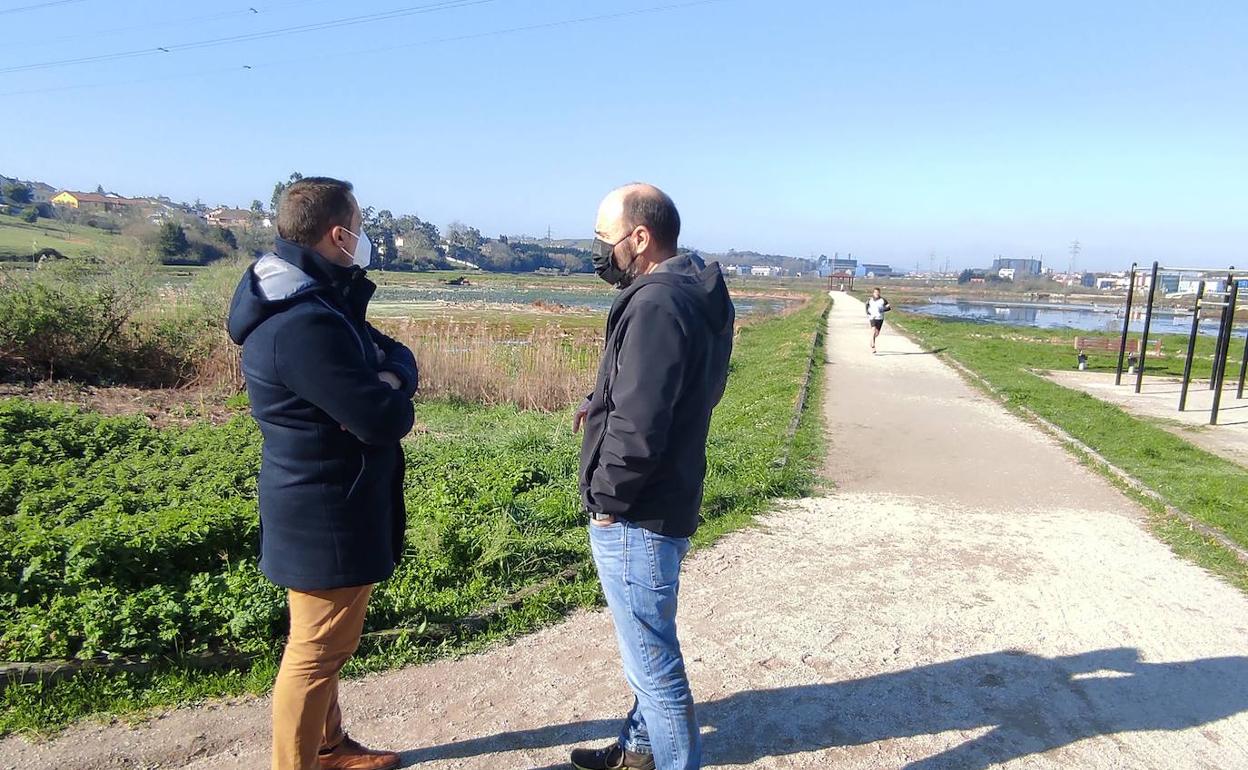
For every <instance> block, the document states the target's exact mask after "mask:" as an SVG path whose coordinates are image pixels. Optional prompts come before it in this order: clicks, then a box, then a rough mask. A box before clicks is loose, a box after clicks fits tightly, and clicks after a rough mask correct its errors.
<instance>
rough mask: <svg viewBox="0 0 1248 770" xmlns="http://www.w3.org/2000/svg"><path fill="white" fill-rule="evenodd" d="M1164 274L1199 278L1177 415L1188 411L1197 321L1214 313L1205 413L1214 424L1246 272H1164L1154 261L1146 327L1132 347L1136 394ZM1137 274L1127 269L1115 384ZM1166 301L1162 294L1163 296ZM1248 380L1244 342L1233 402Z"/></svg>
mask: <svg viewBox="0 0 1248 770" xmlns="http://www.w3.org/2000/svg"><path fill="white" fill-rule="evenodd" d="M1162 273H1179V274H1181V275H1186V276H1189V277H1195V276H1199V277H1200V280H1199V283H1197V286H1196V301H1195V303H1194V304H1193V306H1192V326H1191V331H1190V332H1189V334H1188V338H1187V355H1186V357H1185V359H1184V361H1183V383H1182V388H1181V389H1180V391H1179V411H1180V412H1182V411H1184V410H1186V409H1187V395H1188V391H1189V389H1190V385H1191V381H1192V362H1193V361H1194V360H1195V357H1196V339H1197V337H1198V336H1199V334H1200V322H1201V320H1204V319H1207V318H1208V316H1206V315H1205V313H1206V310H1212V309H1213V308H1218V309H1219V312H1218V315H1217V317H1218V333H1217V338H1216V339H1215V341H1214V346H1213V369H1212V371H1211V373H1210V376H1209V389H1210V390H1212V391H1213V405H1212V407H1210V410H1209V424H1210V425H1217V424H1218V410H1219V408H1220V407H1221V404H1222V390H1223V387H1224V385H1225V381H1226V370H1227V361H1228V359H1229V357H1230V351H1231V338H1232V337H1233V336H1234V331H1235V311H1236V309H1237V307H1238V302H1239V284H1240V281H1243V280H1245V279H1244V278H1243V277H1242V276H1243V274H1244V271H1242V270H1241V271H1239V273H1238V275H1239V276H1240V277H1236V276H1237V273H1236V270H1235V267H1234V266H1231V267H1229V268H1197V267H1162V266H1161V265H1160V263H1158V262H1153V264H1152V268H1151V269H1150V270H1149V272H1148V274H1147V275H1148V287H1147V293H1146V300H1145V304H1144V328H1143V331H1142V334H1141V339H1140V343H1139V346H1138V347H1137V348H1136V355H1137V356H1138V358H1136V359H1135V361H1134V363H1135V392H1136V393H1139V392H1140V389H1141V388H1142V387H1143V385H1144V370H1145V368H1146V360H1147V356H1148V336H1149V333H1150V332H1151V330H1152V322H1153V306H1154V304H1155V302H1156V300H1157V284H1158V277H1159V276H1160V275H1161V274H1162ZM1221 273H1225V274H1226V279H1225V281H1221V280H1219V279H1216V278H1215V279H1213V280H1212V281H1211V278H1210V277H1211V276H1215V275H1218V274H1221ZM1142 275H1144V273H1142V271H1141V269H1140V268H1139V267H1138V266H1137V265H1136V264H1135V263H1134V262H1133V263H1132V264H1131V271H1130V278H1129V283H1128V284H1127V307H1126V310H1125V311H1124V312H1123V314H1122V336H1121V338H1120V340H1119V343H1118V367H1117V370H1116V371H1115V373H1114V384H1115V385H1121V384H1122V372H1123V362H1124V360H1125V359H1126V356H1127V336H1128V333H1129V332H1130V329H1131V311H1132V306H1133V304H1134V303H1135V285H1136V283H1137V276H1142ZM1162 295H1163V297H1164V295H1165V292H1164V291H1163V292H1162ZM1245 375H1248V340H1245V344H1244V351H1243V354H1242V355H1241V356H1240V361H1239V383H1238V385H1237V387H1236V390H1235V398H1236V399H1242V398H1243V397H1244V378H1245Z"/></svg>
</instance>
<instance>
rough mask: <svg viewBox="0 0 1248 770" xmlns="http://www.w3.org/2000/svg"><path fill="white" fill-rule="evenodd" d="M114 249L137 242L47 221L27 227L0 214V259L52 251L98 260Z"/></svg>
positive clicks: (92, 229)
mask: <svg viewBox="0 0 1248 770" xmlns="http://www.w3.org/2000/svg"><path fill="white" fill-rule="evenodd" d="M118 245H124V246H126V247H128V248H133V247H135V246H137V242H136V241H135V239H134V238H130V237H127V236H124V235H115V234H113V233H110V232H108V231H106V230H100V229H98V228H94V227H85V226H82V225H69V224H65V223H64V222H60V221H56V220H51V219H40V220H39V221H38V222H35V223H34V224H28V223H26V222H23V221H22V220H21V219H18V218H17V217H11V216H9V215H7V214H0V256H13V257H25V256H28V255H30V254H34V253H36V252H38V251H39V250H40V249H56V250H57V251H59V252H60V253H61V254H64V255H65V256H67V257H83V256H99V255H100V254H102V253H105V252H107V251H109V250H111V249H114V248H116V247H117V246H118Z"/></svg>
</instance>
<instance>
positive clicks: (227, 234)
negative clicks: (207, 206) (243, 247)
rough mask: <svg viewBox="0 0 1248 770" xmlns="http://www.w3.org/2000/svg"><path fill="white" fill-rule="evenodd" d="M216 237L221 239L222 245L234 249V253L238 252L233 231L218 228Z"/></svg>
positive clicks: (226, 228) (236, 239)
mask: <svg viewBox="0 0 1248 770" xmlns="http://www.w3.org/2000/svg"><path fill="white" fill-rule="evenodd" d="M217 237H219V238H220V239H221V242H222V243H224V244H225V245H226V246H229V247H230V248H231V249H234V250H235V251H237V250H238V238H237V237H235V235H234V231H233V230H231V229H230V228H228V227H218V228H217Z"/></svg>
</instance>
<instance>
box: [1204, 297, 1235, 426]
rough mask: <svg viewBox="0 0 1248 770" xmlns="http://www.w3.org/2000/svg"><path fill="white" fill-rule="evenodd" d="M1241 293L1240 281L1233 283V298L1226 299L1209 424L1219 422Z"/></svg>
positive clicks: (1219, 337) (1219, 336)
mask: <svg viewBox="0 0 1248 770" xmlns="http://www.w3.org/2000/svg"><path fill="white" fill-rule="evenodd" d="M1238 295H1239V283H1237V282H1234V283H1232V284H1231V298H1230V299H1228V300H1227V301H1226V304H1227V307H1226V313H1225V316H1226V320H1225V321H1224V323H1223V324H1222V333H1221V334H1220V335H1218V343H1219V345H1218V346H1219V348H1220V350H1221V355H1220V356H1219V364H1218V367H1217V368H1216V369H1215V370H1214V373H1213V374H1214V376H1213V377H1211V378H1210V379H1214V380H1217V383H1216V384H1215V385H1214V387H1213V407H1212V408H1211V409H1210V410H1209V424H1210V425H1217V424H1218V407H1219V406H1220V405H1221V403H1222V380H1223V379H1224V378H1225V376H1226V358H1227V355H1228V354H1229V353H1230V352H1231V327H1232V326H1233V325H1234V323H1235V300H1236V299H1237V297H1238Z"/></svg>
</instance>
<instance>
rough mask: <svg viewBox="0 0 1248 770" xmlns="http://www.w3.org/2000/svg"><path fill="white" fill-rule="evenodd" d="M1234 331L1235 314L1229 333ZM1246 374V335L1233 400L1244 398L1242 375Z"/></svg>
mask: <svg viewBox="0 0 1248 770" xmlns="http://www.w3.org/2000/svg"><path fill="white" fill-rule="evenodd" d="M1234 330H1235V314H1234V313H1232V314H1231V331H1234ZM1245 374H1248V335H1245V336H1244V354H1243V355H1242V356H1240V357H1239V387H1237V388H1235V398H1236V399H1240V398H1243V397H1244V375H1245Z"/></svg>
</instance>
